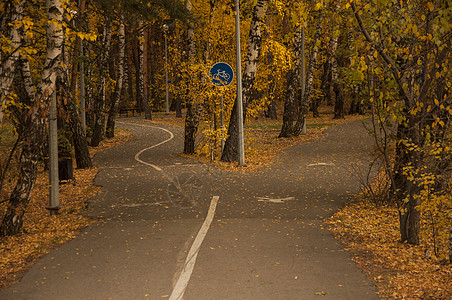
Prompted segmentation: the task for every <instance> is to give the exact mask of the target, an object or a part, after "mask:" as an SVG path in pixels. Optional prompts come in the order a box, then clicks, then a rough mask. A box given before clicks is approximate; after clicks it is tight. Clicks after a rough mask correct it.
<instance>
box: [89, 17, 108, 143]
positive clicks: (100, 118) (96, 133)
mask: <svg viewBox="0 0 452 300" xmlns="http://www.w3.org/2000/svg"><path fill="white" fill-rule="evenodd" d="M110 44H111V21H110V19H109V17H108V16H106V20H105V24H104V31H103V36H102V50H101V51H102V53H101V54H100V63H99V68H100V70H101V74H100V77H101V82H100V86H99V90H98V91H97V95H96V99H95V103H94V128H93V136H92V138H91V146H93V147H97V146H99V144H100V142H101V141H102V140H103V139H104V135H105V100H106V80H107V79H106V76H107V72H108V70H109V66H108V60H109V56H110Z"/></svg>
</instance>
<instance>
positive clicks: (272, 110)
mask: <svg viewBox="0 0 452 300" xmlns="http://www.w3.org/2000/svg"><path fill="white" fill-rule="evenodd" d="M267 116H268V117H269V118H270V120H277V119H278V114H277V112H276V102H275V100H272V101H270V104H268V108H267Z"/></svg>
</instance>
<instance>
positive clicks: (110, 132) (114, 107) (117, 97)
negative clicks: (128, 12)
mask: <svg viewBox="0 0 452 300" xmlns="http://www.w3.org/2000/svg"><path fill="white" fill-rule="evenodd" d="M118 37H119V58H118V78H117V80H116V86H115V92H114V95H113V100H112V102H111V107H110V111H109V113H108V120H107V129H106V136H107V138H112V137H114V136H115V118H116V114H117V113H118V110H119V104H120V102H121V91H122V83H123V79H124V57H125V55H124V54H125V45H126V37H125V27H124V18H123V16H121V21H120V23H119V32H118Z"/></svg>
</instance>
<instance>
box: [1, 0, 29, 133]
mask: <svg viewBox="0 0 452 300" xmlns="http://www.w3.org/2000/svg"><path fill="white" fill-rule="evenodd" d="M24 4H25V0H21V1H19V2H18V3H17V4H16V5H15V6H14V7H11V11H10V13H11V15H10V17H8V16H7V17H6V22H5V23H6V24H10V23H11V24H14V23H15V22H21V21H22V19H23V10H24V8H23V5H24ZM8 27H10V28H9V31H8V36H7V38H8V40H9V41H10V43H9V45H8V46H9V48H10V50H9V53H7V54H6V57H5V58H3V57H0V58H1V64H0V125H1V124H2V121H3V114H4V107H5V103H6V100H7V97H8V95H9V93H10V92H11V85H12V83H13V80H14V72H15V68H16V62H17V60H18V59H19V47H20V46H21V44H22V41H21V37H20V33H19V31H18V28H15V26H10V25H8ZM2 50H3V49H2Z"/></svg>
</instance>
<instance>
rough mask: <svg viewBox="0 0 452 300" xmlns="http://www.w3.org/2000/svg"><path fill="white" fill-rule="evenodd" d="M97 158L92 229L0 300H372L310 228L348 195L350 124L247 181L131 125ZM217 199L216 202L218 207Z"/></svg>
mask: <svg viewBox="0 0 452 300" xmlns="http://www.w3.org/2000/svg"><path fill="white" fill-rule="evenodd" d="M118 126H121V127H124V128H127V129H128V130H130V131H131V133H132V134H133V136H134V138H133V140H132V141H130V142H128V143H127V144H125V145H123V146H120V147H117V148H115V149H111V150H109V151H106V152H102V153H99V154H98V155H96V157H95V164H96V165H98V166H99V167H100V171H99V174H98V176H97V178H96V183H97V184H99V185H102V187H103V192H102V194H100V195H98V196H97V197H95V198H93V199H92V201H91V202H90V205H89V209H88V212H87V214H88V215H89V216H92V217H94V218H100V219H101V220H102V221H101V222H99V223H97V224H95V225H92V226H90V227H88V228H87V229H86V230H85V231H84V233H83V234H82V235H81V236H79V237H77V238H75V239H74V240H73V241H71V242H69V243H67V244H65V245H63V246H61V247H59V248H58V249H55V250H54V251H53V252H52V253H50V254H49V255H47V256H45V257H44V258H42V259H41V260H39V261H38V262H37V263H36V265H35V266H34V267H33V268H32V269H31V270H30V271H28V272H27V274H25V276H24V278H23V279H22V281H21V282H20V283H18V284H16V285H14V286H11V287H10V288H8V289H4V290H1V291H0V299H109V298H111V299H166V298H170V299H182V298H183V299H318V297H319V295H322V298H323V297H324V298H325V299H378V297H377V296H376V294H375V287H374V286H373V284H372V283H371V281H369V280H368V279H367V278H366V276H365V275H364V274H363V273H361V271H360V270H359V269H358V268H357V267H356V266H355V265H354V263H353V262H352V261H351V259H350V256H349V255H348V253H347V252H346V251H345V249H343V247H342V245H340V244H339V243H338V242H337V241H336V240H335V239H334V237H333V236H332V234H331V233H330V232H329V231H327V230H324V229H323V226H322V220H323V219H324V218H325V217H328V216H330V215H331V214H332V213H334V212H335V211H337V210H338V209H339V208H340V207H341V206H342V205H344V203H346V202H347V201H349V199H350V198H351V197H352V195H353V194H354V193H356V192H358V191H359V180H358V179H357V177H356V172H363V173H364V172H365V171H366V168H367V165H368V163H369V161H370V157H369V156H368V155H367V153H369V152H370V151H371V150H372V139H371V138H370V137H368V136H367V133H366V131H365V130H364V129H363V128H362V126H361V124H360V123H359V122H354V123H349V124H343V125H339V126H336V127H333V128H330V129H329V130H327V131H326V132H325V134H324V135H323V137H322V138H320V139H318V140H316V141H312V142H309V143H306V144H302V145H298V146H295V147H291V148H289V149H287V150H285V151H283V152H282V153H281V154H280V155H279V156H278V157H277V158H276V159H275V160H274V161H273V162H272V164H271V165H269V166H267V167H265V168H262V169H260V170H259V171H257V172H255V173H252V174H246V175H243V174H241V173H240V174H239V173H234V172H223V171H220V170H217V169H214V168H212V167H209V166H206V165H204V164H200V163H198V162H196V161H194V160H190V159H187V158H185V157H182V156H180V155H179V153H180V149H182V146H183V145H182V140H183V139H182V138H183V132H182V131H181V130H180V129H176V128H171V127H169V126H165V125H158V126H155V125H153V124H150V123H148V122H146V121H144V120H142V119H139V118H129V119H127V120H125V119H123V120H121V121H120V122H118ZM219 199H221V201H219Z"/></svg>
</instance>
